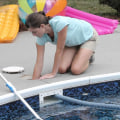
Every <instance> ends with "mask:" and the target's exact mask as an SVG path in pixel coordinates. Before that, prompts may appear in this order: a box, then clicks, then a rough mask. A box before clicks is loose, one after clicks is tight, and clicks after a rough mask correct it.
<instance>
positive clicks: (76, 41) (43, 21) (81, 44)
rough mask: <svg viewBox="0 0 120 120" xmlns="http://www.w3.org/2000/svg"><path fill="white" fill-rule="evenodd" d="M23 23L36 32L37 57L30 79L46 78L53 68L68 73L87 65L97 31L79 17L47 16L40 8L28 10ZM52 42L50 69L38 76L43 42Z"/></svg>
mask: <svg viewBox="0 0 120 120" xmlns="http://www.w3.org/2000/svg"><path fill="white" fill-rule="evenodd" d="M26 26H27V28H28V30H29V31H30V32H32V34H33V35H35V36H37V41H36V48H37V59H36V64H35V67H34V72H33V77H32V79H48V78H53V77H55V76H56V74H57V72H59V73H62V74H63V73H65V72H67V70H69V69H70V70H71V73H72V74H75V75H78V74H81V73H83V72H84V71H85V70H86V69H87V68H88V66H89V63H90V58H91V57H92V55H93V53H94V52H95V46H96V39H97V36H98V34H97V32H96V31H95V29H94V28H93V27H92V26H91V25H90V24H89V23H88V22H85V21H83V20H79V19H75V18H70V17H64V16H55V17H53V18H50V17H47V16H46V15H45V13H44V12H37V13H32V14H30V15H29V16H28V17H27V19H26ZM47 42H51V43H53V44H56V53H55V57H54V65H53V69H52V72H51V73H49V74H46V75H43V76H41V72H42V68H43V57H44V49H45V43H47Z"/></svg>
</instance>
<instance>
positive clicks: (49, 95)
mask: <svg viewBox="0 0 120 120" xmlns="http://www.w3.org/2000/svg"><path fill="white" fill-rule="evenodd" d="M57 94H58V95H63V89H55V90H50V91H44V92H40V93H39V105H40V107H44V106H47V105H52V104H55V103H60V102H61V100H60V99H56V98H55V97H54V95H57Z"/></svg>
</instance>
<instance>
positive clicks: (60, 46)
mask: <svg viewBox="0 0 120 120" xmlns="http://www.w3.org/2000/svg"><path fill="white" fill-rule="evenodd" d="M66 35H67V26H66V27H64V28H63V29H62V30H61V31H60V32H58V40H57V47H56V53H55V58H54V65H53V69H52V73H50V74H46V75H44V76H42V77H40V79H48V78H53V77H54V76H55V75H56V74H57V72H58V69H59V65H60V62H61V57H62V54H63V50H64V47H65V41H66Z"/></svg>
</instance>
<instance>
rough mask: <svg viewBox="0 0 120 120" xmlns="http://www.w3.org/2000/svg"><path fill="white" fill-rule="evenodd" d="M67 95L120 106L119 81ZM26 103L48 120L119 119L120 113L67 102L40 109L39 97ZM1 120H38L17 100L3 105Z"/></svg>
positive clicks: (91, 86) (71, 92) (67, 93)
mask: <svg viewBox="0 0 120 120" xmlns="http://www.w3.org/2000/svg"><path fill="white" fill-rule="evenodd" d="M64 95H66V96H70V97H73V98H76V99H80V100H85V101H91V102H99V103H110V104H112V103H113V104H119V105H120V81H115V82H108V83H101V84H96V85H89V86H83V87H76V88H71V89H66V90H64ZM26 101H27V102H28V103H29V104H30V105H31V106H32V108H33V109H34V110H35V111H36V112H37V113H38V114H39V115H40V117H42V118H43V119H45V120H120V111H119V110H108V109H98V108H90V107H87V106H80V105H75V104H71V103H68V102H62V103H59V104H55V105H51V106H46V107H43V108H39V97H38V96H35V97H32V98H27V99H26ZM0 120H35V118H34V116H33V115H32V114H31V112H30V111H29V110H28V109H27V108H26V107H25V106H24V105H23V104H22V103H21V102H20V101H16V102H13V103H9V104H6V105H2V106H0Z"/></svg>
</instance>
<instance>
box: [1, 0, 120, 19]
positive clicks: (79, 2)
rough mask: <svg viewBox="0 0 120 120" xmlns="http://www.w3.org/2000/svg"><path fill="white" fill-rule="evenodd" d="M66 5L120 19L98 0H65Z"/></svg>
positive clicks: (6, 0)
mask: <svg viewBox="0 0 120 120" xmlns="http://www.w3.org/2000/svg"><path fill="white" fill-rule="evenodd" d="M17 1H18V0H0V6H2V5H7V4H17ZM67 3H68V6H71V7H73V8H76V9H79V10H82V11H86V12H89V13H92V14H96V15H100V16H104V17H109V18H115V19H116V18H117V19H119V20H120V14H118V13H117V11H116V10H115V9H113V8H111V7H109V6H108V5H102V4H99V0H67Z"/></svg>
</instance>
